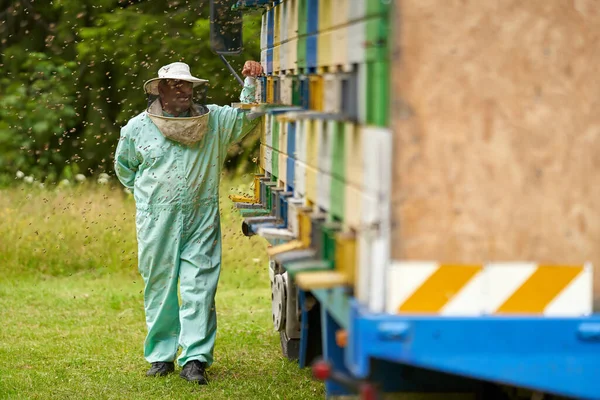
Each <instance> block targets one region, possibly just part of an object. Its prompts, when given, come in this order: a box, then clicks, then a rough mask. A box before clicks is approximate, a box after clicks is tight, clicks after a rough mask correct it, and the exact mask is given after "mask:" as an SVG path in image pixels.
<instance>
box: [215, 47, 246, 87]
mask: <svg viewBox="0 0 600 400" xmlns="http://www.w3.org/2000/svg"><path fill="white" fill-rule="evenodd" d="M219 57H220V58H221V61H223V62H224V63H225V65H227V68H229V71H230V72H231V73H232V74H233V76H235V79H237V81H238V82H239V83H240V85H242V86H244V81H243V80H242V78H240V76H239V75H238V74H237V72H235V70H234V69H233V67H232V66H231V64H229V62H228V61H227V60H226V59H225V57H223V54H219Z"/></svg>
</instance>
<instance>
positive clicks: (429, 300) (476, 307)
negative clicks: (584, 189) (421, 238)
mask: <svg viewBox="0 0 600 400" xmlns="http://www.w3.org/2000/svg"><path fill="white" fill-rule="evenodd" d="M387 284H388V287H387V288H386V289H387V295H386V311H387V312H389V313H393V314H437V315H448V316H449V315H464V316H473V315H486V314H495V315H515V314H520V315H546V316H580V315H588V314H590V313H591V312H592V302H593V280H592V266H591V264H584V265H541V264H536V263H524V262H523V263H522V262H512V263H489V264H484V265H444V264H438V263H433V262H395V263H393V264H392V265H391V266H390V268H389V270H388V279H387Z"/></svg>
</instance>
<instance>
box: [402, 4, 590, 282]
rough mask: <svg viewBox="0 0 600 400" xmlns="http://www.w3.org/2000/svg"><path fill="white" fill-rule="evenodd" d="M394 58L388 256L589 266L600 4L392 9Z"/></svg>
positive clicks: (422, 6)
mask: <svg viewBox="0 0 600 400" xmlns="http://www.w3.org/2000/svg"><path fill="white" fill-rule="evenodd" d="M394 18H395V24H394V29H395V30H396V31H395V32H394V38H395V40H396V43H395V44H394V45H393V55H392V75H393V76H392V81H393V86H394V90H393V93H394V96H395V97H394V98H393V99H392V104H391V115H392V123H391V125H392V129H393V131H394V141H395V144H394V159H395V161H394V171H393V178H394V180H393V182H394V189H393V206H392V208H393V234H392V243H393V246H392V248H393V253H392V258H394V259H402V260H415V259H417V260H432V261H440V262H462V263H464V262H468V263H471V262H484V261H536V262H542V263H548V262H550V263H582V262H585V261H591V262H593V263H594V265H595V267H596V268H595V275H596V278H595V280H596V285H595V291H596V293H600V268H599V267H600V7H599V4H598V2H597V1H594V0H570V1H567V0H527V1H523V0H494V1H487V0H486V1H482V0H462V1H459V0H444V1H440V0H399V1H396V2H395V10H394Z"/></svg>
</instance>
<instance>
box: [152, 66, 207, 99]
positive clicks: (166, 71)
mask: <svg viewBox="0 0 600 400" xmlns="http://www.w3.org/2000/svg"><path fill="white" fill-rule="evenodd" d="M161 79H179V80H182V81H186V82H192V84H193V85H194V87H196V86H198V85H200V84H202V83H206V82H208V80H206V79H200V78H196V77H194V76H192V74H191V72H190V67H189V65H187V64H186V63H182V62H174V63H171V64H169V65H165V66H164V67H161V68H160V69H159V70H158V78H152V79H150V80H148V81H147V82H146V83H144V90H145V91H146V93H148V94H153V95H158V82H159V81H160V80H161Z"/></svg>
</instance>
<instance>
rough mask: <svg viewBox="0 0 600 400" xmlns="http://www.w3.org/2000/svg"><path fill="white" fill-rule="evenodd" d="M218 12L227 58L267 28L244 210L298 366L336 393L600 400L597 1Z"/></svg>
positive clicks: (236, 4) (270, 4)
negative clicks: (251, 17) (257, 135)
mask: <svg viewBox="0 0 600 400" xmlns="http://www.w3.org/2000/svg"><path fill="white" fill-rule="evenodd" d="M212 3H213V4H212V5H211V7H217V6H220V7H225V8H226V12H225V13H224V14H219V13H217V12H216V11H215V12H213V21H212V23H213V25H214V26H215V27H217V26H220V29H213V30H212V31H211V39H212V40H213V43H214V44H213V49H214V50H215V51H216V52H218V53H219V54H235V49H234V48H235V47H236V46H238V47H239V46H241V43H242V42H241V37H239V36H235V35H237V34H238V33H239V31H240V29H237V30H236V29H235V27H238V28H239V24H240V23H241V22H240V21H241V18H239V16H240V15H243V13H251V12H260V13H261V14H262V29H261V39H260V40H261V63H262V66H263V69H264V71H265V74H264V76H262V77H260V78H258V80H257V82H258V85H257V94H256V103H255V104H253V105H251V106H252V107H254V108H255V109H257V110H261V111H262V112H265V113H266V114H265V115H264V117H262V118H263V121H262V125H261V129H262V131H261V140H260V141H261V143H260V157H259V158H258V165H257V173H256V174H255V175H254V177H253V183H254V186H253V192H252V193H248V195H246V196H232V200H233V201H234V203H235V204H236V206H237V208H238V209H239V212H240V213H241V214H242V215H243V217H244V222H243V224H242V231H243V233H244V234H245V235H247V236H251V235H260V236H262V237H264V238H265V239H266V240H267V241H268V246H266V250H265V251H267V252H268V254H269V260H270V261H269V266H268V273H269V277H270V281H271V287H272V308H273V309H272V314H273V324H274V328H275V330H276V331H277V332H278V333H279V335H280V338H281V346H282V351H283V354H284V355H285V356H287V357H288V358H290V359H293V360H297V361H298V364H299V366H300V367H301V368H304V367H309V366H310V367H312V368H313V372H314V375H315V377H316V378H318V379H323V380H325V386H326V393H327V396H328V397H329V396H338V395H347V394H352V393H354V394H360V396H362V398H364V399H374V398H378V396H382V395H383V394H385V393H421V394H424V393H437V394H438V397H439V398H443V399H448V398H450V397H448V396H450V393H462V394H465V396H472V397H470V398H479V399H486V400H487V399H521V398H523V399H525V398H530V399H559V398H573V399H600V379H598V380H597V379H596V378H598V375H599V374H600V317H599V316H598V315H597V314H596V313H595V311H597V307H596V308H595V307H594V305H595V302H596V305H598V299H599V298H600V286H599V285H598V282H599V281H598V279H594V266H598V265H600V6H599V5H598V3H597V2H596V1H594V0H527V1H521V0H519V1H516V0H493V1H491V0H489V1H488V0H447V1H441V0H396V1H391V0H279V1H264V0H245V1H219V0H213V2H212ZM217 3H219V4H217ZM213 11H214V10H213ZM220 15H221V16H220ZM223 15H225V16H227V18H231V15H237V17H236V18H233V19H235V21H236V22H235V26H234V27H233V28H231V29H223V27H224V26H227V21H226V20H224V19H223V18H225V17H223ZM219 18H221V19H219ZM233 19H232V20H231V21H233ZM232 32H233V33H232ZM236 32H238V33H236ZM228 35H229V36H228ZM231 35H233V36H235V37H234V39H236V40H230V41H227V40H222V39H224V38H225V39H227V38H229V39H231V37H232V36H231ZM227 43H229V45H228V44H227ZM232 43H233V44H232ZM227 46H229V47H227ZM238 106H240V107H244V105H238ZM246 107H247V106H246ZM473 396H474V397H473Z"/></svg>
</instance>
